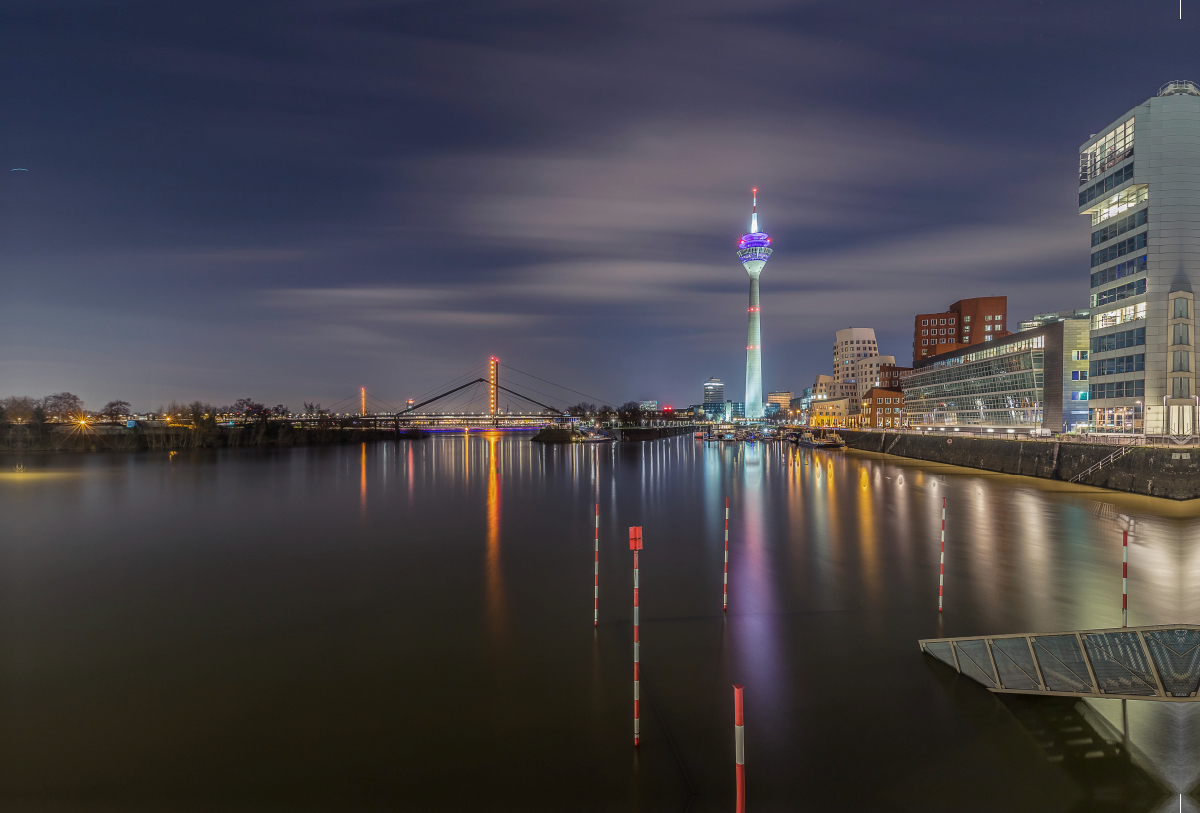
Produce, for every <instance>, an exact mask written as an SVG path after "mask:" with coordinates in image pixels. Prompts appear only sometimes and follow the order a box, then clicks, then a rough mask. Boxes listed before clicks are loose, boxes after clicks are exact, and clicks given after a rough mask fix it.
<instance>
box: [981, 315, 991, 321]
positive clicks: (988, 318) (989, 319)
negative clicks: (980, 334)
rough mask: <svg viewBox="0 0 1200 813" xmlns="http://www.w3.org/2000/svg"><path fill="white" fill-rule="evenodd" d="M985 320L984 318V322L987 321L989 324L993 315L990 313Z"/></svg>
mask: <svg viewBox="0 0 1200 813" xmlns="http://www.w3.org/2000/svg"><path fill="white" fill-rule="evenodd" d="M983 318H984V320H985V321H988V322H990V321H992V315H991V314H990V313H989V314H988V315H987V316H985V317H983Z"/></svg>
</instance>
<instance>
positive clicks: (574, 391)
mask: <svg viewBox="0 0 1200 813" xmlns="http://www.w3.org/2000/svg"><path fill="white" fill-rule="evenodd" d="M501 367H503V368H505V369H508V370H512V371H513V372H514V373H520V374H521V375H527V376H529V377H530V378H537V380H538V381H542V382H545V383H546V384H550V385H552V386H555V387H558V388H559V389H563V390H566V391H568V392H573V393H575V394H576V395H582V396H583V397H584V398H591V399H593V400H595V401H599V402H601V403H603V404H608V405H610V406H615V405H616V403H617V402H616V401H610V400H608V399H607V398H597V397H596V396H595V395H588V394H587V393H586V392H580V391H579V390H573V389H571V388H570V387H564V386H563V385H562V384H555V383H554V382H553V381H547V380H546V379H545V378H538V376H536V375H534V374H533V373H527V372H525V371H523V370H518V369H517V368H516V367H513V366H512V365H511V364H502V365H501Z"/></svg>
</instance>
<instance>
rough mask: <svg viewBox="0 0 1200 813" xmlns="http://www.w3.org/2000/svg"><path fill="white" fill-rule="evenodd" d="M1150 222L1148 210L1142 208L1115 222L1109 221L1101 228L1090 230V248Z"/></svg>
mask: <svg viewBox="0 0 1200 813" xmlns="http://www.w3.org/2000/svg"><path fill="white" fill-rule="evenodd" d="M1148 222H1150V211H1149V210H1148V209H1142V210H1140V211H1137V212H1134V213H1133V214H1131V215H1129V216H1128V217H1123V218H1121V219H1120V220H1118V221H1117V222H1115V223H1110V224H1109V225H1107V226H1105V227H1104V228H1102V229H1099V230H1097V231H1094V232H1092V248H1095V247H1096V246H1098V245H1100V244H1101V243H1104V242H1107V241H1109V240H1111V239H1113V238H1114V237H1118V236H1120V235H1122V234H1124V233H1125V232H1127V231H1133V230H1134V229H1136V228H1137V227H1138V226H1145V225H1146V224H1147V223H1148Z"/></svg>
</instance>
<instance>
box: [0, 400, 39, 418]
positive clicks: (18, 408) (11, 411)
mask: <svg viewBox="0 0 1200 813" xmlns="http://www.w3.org/2000/svg"><path fill="white" fill-rule="evenodd" d="M0 403H3V405H4V409H5V410H6V411H7V412H8V419H9V420H10V421H17V422H21V423H24V422H26V421H31V420H33V410H34V407H36V406H38V402H37V400H36V399H34V398H30V397H29V396H28V395H13V396H11V397H9V398H5V399H4V400H3V401H2V402H0Z"/></svg>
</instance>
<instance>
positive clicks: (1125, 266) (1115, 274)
mask: <svg viewBox="0 0 1200 813" xmlns="http://www.w3.org/2000/svg"><path fill="white" fill-rule="evenodd" d="M1145 270H1146V255H1145V254H1143V255H1142V256H1141V257H1136V258H1134V259H1132V260H1126V261H1125V262H1123V263H1117V264H1116V265H1114V266H1113V267H1112V268H1106V269H1104V270H1103V271H1097V272H1096V273H1095V274H1092V287H1093V288H1095V287H1096V286H1097V285H1103V284H1104V283H1106V282H1114V281H1115V280H1119V279H1121V278H1122V277H1132V276H1133V275H1134V274H1140V273H1141V272H1142V271H1145Z"/></svg>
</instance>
